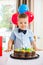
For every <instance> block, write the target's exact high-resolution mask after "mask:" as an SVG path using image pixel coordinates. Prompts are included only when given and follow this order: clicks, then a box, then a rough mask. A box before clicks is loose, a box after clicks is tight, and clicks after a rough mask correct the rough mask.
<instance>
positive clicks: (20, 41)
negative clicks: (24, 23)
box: [10, 28, 34, 49]
mask: <svg viewBox="0 0 43 65" xmlns="http://www.w3.org/2000/svg"><path fill="white" fill-rule="evenodd" d="M10 39H12V40H14V49H16V48H31V47H32V46H31V42H32V41H34V34H33V33H32V31H31V30H29V29H27V32H26V34H24V33H23V32H20V33H18V28H15V29H14V30H13V32H12V33H11V36H10Z"/></svg>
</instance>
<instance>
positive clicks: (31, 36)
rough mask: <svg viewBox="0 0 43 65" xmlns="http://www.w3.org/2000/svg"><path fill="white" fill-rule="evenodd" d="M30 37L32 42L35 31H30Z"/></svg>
mask: <svg viewBox="0 0 43 65" xmlns="http://www.w3.org/2000/svg"><path fill="white" fill-rule="evenodd" d="M29 39H30V42H32V41H34V40H35V39H34V34H33V32H31V33H30V36H29Z"/></svg>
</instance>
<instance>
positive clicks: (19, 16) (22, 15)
mask: <svg viewBox="0 0 43 65" xmlns="http://www.w3.org/2000/svg"><path fill="white" fill-rule="evenodd" d="M26 17H27V15H26V14H19V15H18V18H26Z"/></svg>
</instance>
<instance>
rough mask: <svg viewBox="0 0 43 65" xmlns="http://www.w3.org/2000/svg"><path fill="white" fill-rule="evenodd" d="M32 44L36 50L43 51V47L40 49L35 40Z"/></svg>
mask: <svg viewBox="0 0 43 65" xmlns="http://www.w3.org/2000/svg"><path fill="white" fill-rule="evenodd" d="M31 43H32V46H33V48H34V49H35V50H36V51H43V49H39V48H38V47H37V46H36V42H35V41H32V42H31Z"/></svg>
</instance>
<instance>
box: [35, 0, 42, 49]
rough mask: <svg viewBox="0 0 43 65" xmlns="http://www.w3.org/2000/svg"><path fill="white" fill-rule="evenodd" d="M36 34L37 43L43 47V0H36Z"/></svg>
mask: <svg viewBox="0 0 43 65" xmlns="http://www.w3.org/2000/svg"><path fill="white" fill-rule="evenodd" d="M34 17H35V18H34V34H35V35H36V36H37V41H36V42H37V45H38V47H39V48H43V0H34Z"/></svg>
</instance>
